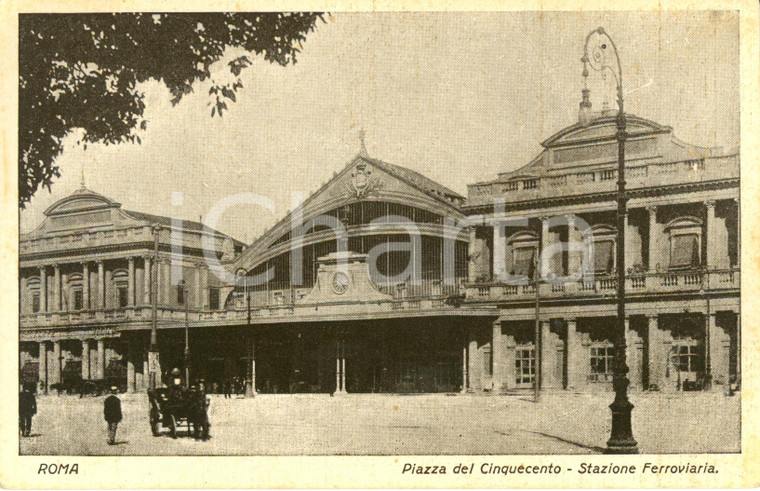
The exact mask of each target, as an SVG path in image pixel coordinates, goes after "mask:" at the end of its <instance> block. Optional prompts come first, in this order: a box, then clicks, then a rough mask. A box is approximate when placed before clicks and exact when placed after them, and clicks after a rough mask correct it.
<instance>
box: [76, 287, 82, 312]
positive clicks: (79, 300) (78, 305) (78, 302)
mask: <svg viewBox="0 0 760 491" xmlns="http://www.w3.org/2000/svg"><path fill="white" fill-rule="evenodd" d="M82 299H83V297H82V290H74V310H82V309H83V308H84V302H83V301H82Z"/></svg>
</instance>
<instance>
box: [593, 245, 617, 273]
mask: <svg viewBox="0 0 760 491" xmlns="http://www.w3.org/2000/svg"><path fill="white" fill-rule="evenodd" d="M614 269H615V243H614V242H613V241H611V240H599V241H595V242H594V271H595V272H597V273H607V274H611V273H612V271H614Z"/></svg>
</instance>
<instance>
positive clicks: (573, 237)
mask: <svg viewBox="0 0 760 491" xmlns="http://www.w3.org/2000/svg"><path fill="white" fill-rule="evenodd" d="M576 219H577V217H576V216H575V215H569V216H568V217H567V242H568V245H569V248H568V251H567V274H568V275H578V277H579V278H580V275H581V260H582V257H583V252H582V250H580V249H578V250H575V249H574V246H573V244H580V245H582V244H583V237H582V235H581V233H580V230H578V229H577V228H576V226H575V225H576ZM575 247H578V246H577V245H576V246H575Z"/></svg>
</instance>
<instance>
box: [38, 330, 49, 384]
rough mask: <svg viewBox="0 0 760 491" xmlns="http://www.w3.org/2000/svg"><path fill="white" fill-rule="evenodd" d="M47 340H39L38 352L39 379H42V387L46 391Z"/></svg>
mask: <svg viewBox="0 0 760 491" xmlns="http://www.w3.org/2000/svg"><path fill="white" fill-rule="evenodd" d="M47 357H48V354H47V341H40V354H39V357H38V358H39V371H40V381H42V389H43V390H44V391H45V392H46V393H47V389H48V370H47Z"/></svg>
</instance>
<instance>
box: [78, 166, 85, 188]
mask: <svg viewBox="0 0 760 491" xmlns="http://www.w3.org/2000/svg"><path fill="white" fill-rule="evenodd" d="M81 172H82V176H81V179H80V181H79V184H80V186H81V188H82V189H84V188H85V185H84V162H82V169H81Z"/></svg>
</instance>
